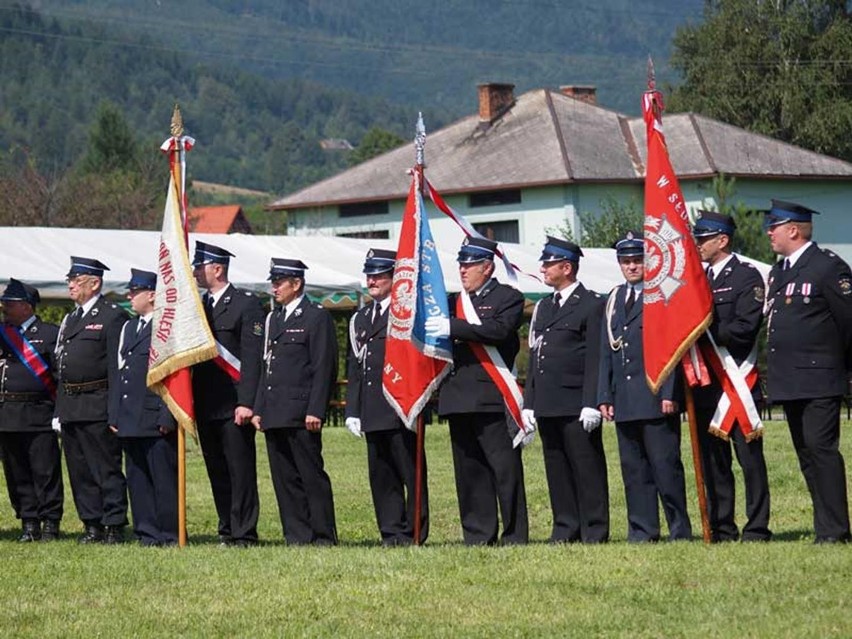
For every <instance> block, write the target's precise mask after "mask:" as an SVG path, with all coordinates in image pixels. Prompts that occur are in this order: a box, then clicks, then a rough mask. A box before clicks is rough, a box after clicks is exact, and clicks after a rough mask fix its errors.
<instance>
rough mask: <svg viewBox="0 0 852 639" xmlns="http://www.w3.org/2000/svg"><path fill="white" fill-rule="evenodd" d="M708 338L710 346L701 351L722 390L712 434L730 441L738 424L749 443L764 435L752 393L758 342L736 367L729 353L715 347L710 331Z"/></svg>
mask: <svg viewBox="0 0 852 639" xmlns="http://www.w3.org/2000/svg"><path fill="white" fill-rule="evenodd" d="M707 337H708V338H709V344H707V343H702V345H701V352H702V354H703V355H704V358H705V359H706V360H707V361H708V362H709V363H710V367H711V368H712V369H713V372H714V373H715V374H716V378H717V379H718V380H719V381H720V383H721V385H722V391H723V392H722V396H721V397H720V398H719V403H718V405H717V406H716V411H715V412H714V413H713V417H712V419H711V420H710V430H711V432H714V433H716V434H719V435H720V436H722V437H724V438H725V439H727V438H728V436H729V435H730V433H731V429H732V428H733V427H734V423H736V424H738V425H739V427H740V430H741V431H742V433H743V435H744V436H745V438H746V440H749V441H750V440H752V439H754V438H755V437H759V436H760V435H762V434H763V422H762V421H761V419H760V412H759V411H758V410H757V406H756V405H755V403H754V398H753V397H752V394H751V391H752V389H753V388H754V386H755V384H757V378H758V374H757V343H755V344H754V346H753V347H752V349H751V352H750V353H749V354H748V357H746V359H745V360H743V362H742V364H737V362H736V360H734V358H733V356H732V355H731V353H730V351H728V349H727V348H726V347H724V346H719V345H718V344H716V341H715V340H714V339H713V336H712V335H711V334H710V332H709V331H708V332H707Z"/></svg>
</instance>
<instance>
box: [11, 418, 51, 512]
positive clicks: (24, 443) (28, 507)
mask: <svg viewBox="0 0 852 639" xmlns="http://www.w3.org/2000/svg"><path fill="white" fill-rule="evenodd" d="M0 446H2V448H3V449H4V451H5V454H4V457H3V464H4V470H5V475H6V483H7V486H6V487H7V489H8V491H9V499H10V500H11V502H12V505H13V506H14V508H15V515H16V516H17V517H18V519H22V520H27V519H38V520H40V521H47V520H52V521H59V520H60V519H62V512H63V511H62V508H63V502H64V497H63V487H62V457H61V453H60V452H59V438H58V436H57V435H56V433H54V432H52V431H43V432H36V433H28V432H13V433H5V432H4V433H0Z"/></svg>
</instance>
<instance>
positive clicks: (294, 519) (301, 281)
mask: <svg viewBox="0 0 852 639" xmlns="http://www.w3.org/2000/svg"><path fill="white" fill-rule="evenodd" d="M306 268H307V266H305V265H304V264H303V263H302V262H301V261H299V260H291V259H284V258H273V259H272V263H271V265H270V272H269V279H270V280H271V281H272V293H273V295H274V296H275V303H276V304H277V305H278V308H276V309H275V310H274V311H272V312H271V313H269V315H268V316H267V318H266V329H265V335H264V343H263V349H264V355H263V359H264V365H263V372H262V376H261V380H260V385H259V387H258V391H257V400H256V402H255V415H254V417H253V418H252V422H253V423H254V425H255V428H257V429H258V430H261V431H263V432H264V434H265V435H266V451H267V453H268V455H269V471H270V474H271V475H272V485H273V487H274V488H275V497H276V498H277V500H278V512H279V514H280V516H281V525H282V527H283V529H284V537H285V538H286V540H287V543H289V544H294V545H302V544H314V545H321V546H322V545H334V544H336V543H337V525H336V523H335V519H334V497H333V495H332V491H331V480H330V479H329V476H328V474H327V473H326V472H325V468H324V463H323V458H322V424H323V421H324V420H325V417H326V411H327V410H328V402H329V400H330V399H331V394H332V392H333V390H334V385H335V383H336V381H337V335H336V333H335V330H334V321H333V320H332V318H331V314H330V313H329V312H328V311H326V310H325V309H323V308H322V307H321V306H319V305H317V304H314V303H312V302H311V301H310V300H309V299H308V298H307V297H306V296H305V269H306Z"/></svg>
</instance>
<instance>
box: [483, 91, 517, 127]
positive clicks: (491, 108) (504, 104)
mask: <svg viewBox="0 0 852 639" xmlns="http://www.w3.org/2000/svg"><path fill="white" fill-rule="evenodd" d="M477 88H478V89H479V121H480V122H483V123H491V122H493V121H494V120H496V119H497V118H499V117H500V116H501V115H503V114H504V113H505V112H506V111H507V110H509V108H510V107H511V106H512V105H513V104H514V103H515V95H514V93H512V90H513V89H514V88H515V85H514V84H500V83H498V82H488V83H486V84H479V85H477Z"/></svg>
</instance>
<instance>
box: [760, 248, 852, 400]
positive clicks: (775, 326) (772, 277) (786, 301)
mask: <svg viewBox="0 0 852 639" xmlns="http://www.w3.org/2000/svg"><path fill="white" fill-rule="evenodd" d="M782 264H783V262H778V263H777V264H775V266H773V267H772V270H771V271H770V272H769V289H768V294H767V303H768V307H767V310H768V318H767V337H768V349H767V369H768V370H767V377H768V381H769V384H768V386H769V397H770V399H771V400H772V401H773V402H782V401H787V400H796V399H813V398H819V397H839V396H842V395H845V394H846V392H847V381H846V374H847V370H848V369H849V366H850V364H852V273H850V270H849V265H848V264H846V262H844V261H843V260H841V259H840V258H839V257H837V255H835V254H834V253H832V252H831V251H826V250H823V249H820V248H819V247H818V246H817V245H816V244H812V245H811V246H809V247H808V248H807V249H806V250H805V252H804V253H802V254H801V255H800V256H799V259H798V260H796V263H795V264H794V265H793V266H792V268H790V269H789V270H788V271H783V270H782Z"/></svg>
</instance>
